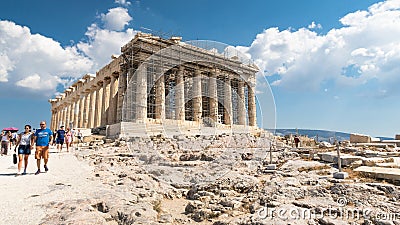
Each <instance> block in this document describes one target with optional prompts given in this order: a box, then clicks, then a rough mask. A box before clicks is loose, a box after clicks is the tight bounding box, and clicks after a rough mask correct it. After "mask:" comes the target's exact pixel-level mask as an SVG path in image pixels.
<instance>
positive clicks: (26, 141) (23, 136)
mask: <svg viewBox="0 0 400 225" xmlns="http://www.w3.org/2000/svg"><path fill="white" fill-rule="evenodd" d="M31 136H32V132H31V125H25V128H24V132H21V133H20V134H19V135H18V138H17V142H16V144H15V149H14V152H16V151H17V147H18V145H19V147H18V172H17V174H16V176H19V175H21V167H22V160H24V162H25V167H24V172H23V173H22V175H25V174H26V168H27V167H28V158H29V155H30V154H31V148H32V144H33V143H32V137H31Z"/></svg>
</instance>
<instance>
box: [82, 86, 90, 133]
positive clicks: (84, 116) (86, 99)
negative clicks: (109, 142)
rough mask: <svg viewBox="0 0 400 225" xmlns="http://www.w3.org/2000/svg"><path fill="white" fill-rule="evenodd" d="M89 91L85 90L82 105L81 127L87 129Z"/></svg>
mask: <svg viewBox="0 0 400 225" xmlns="http://www.w3.org/2000/svg"><path fill="white" fill-rule="evenodd" d="M90 95H91V94H90V90H86V94H85V100H84V103H83V127H84V128H89V127H88V125H89V114H90Z"/></svg>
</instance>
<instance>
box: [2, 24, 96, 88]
mask: <svg viewBox="0 0 400 225" xmlns="http://www.w3.org/2000/svg"><path fill="white" fill-rule="evenodd" d="M92 65H93V62H92V61H91V60H90V59H88V58H87V57H85V56H82V55H81V54H79V53H78V50H77V48H76V47H66V48H63V47H61V45H60V43H58V42H56V41H54V40H53V39H51V38H47V37H44V36H42V35H40V34H32V33H31V32H30V29H29V28H28V27H25V26H20V25H17V24H15V23H14V22H11V21H0V82H3V86H2V90H0V92H3V91H6V90H12V89H13V87H14V88H15V86H23V87H25V90H24V91H34V90H51V89H55V88H56V86H57V82H55V81H57V80H60V79H62V78H65V77H79V76H81V75H82V73H84V72H85V71H87V70H90V69H91V68H92ZM37 77H40V81H41V82H39V83H37V82H29V81H35V80H37ZM33 78H34V79H33Z"/></svg>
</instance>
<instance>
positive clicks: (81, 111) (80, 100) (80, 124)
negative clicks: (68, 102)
mask: <svg viewBox="0 0 400 225" xmlns="http://www.w3.org/2000/svg"><path fill="white" fill-rule="evenodd" d="M79 96H80V98H79V127H80V128H83V119H84V118H83V112H84V102H85V94H84V93H83V92H81V93H80V95H79Z"/></svg>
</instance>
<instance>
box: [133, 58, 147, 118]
mask: <svg viewBox="0 0 400 225" xmlns="http://www.w3.org/2000/svg"><path fill="white" fill-rule="evenodd" d="M139 68H140V69H139V70H138V71H137V72H136V75H137V77H136V85H137V88H136V90H137V91H136V116H135V119H136V120H145V119H146V118H147V95H148V93H147V65H146V64H145V63H143V64H142V65H141V66H140V67H139ZM134 78H135V77H134Z"/></svg>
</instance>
